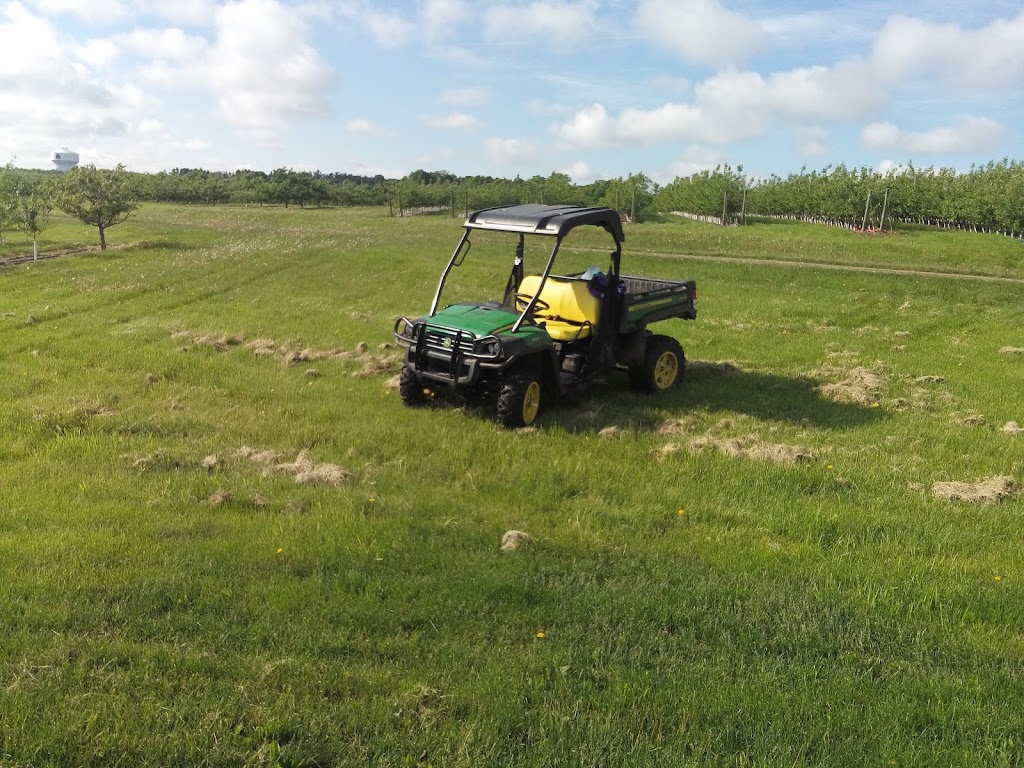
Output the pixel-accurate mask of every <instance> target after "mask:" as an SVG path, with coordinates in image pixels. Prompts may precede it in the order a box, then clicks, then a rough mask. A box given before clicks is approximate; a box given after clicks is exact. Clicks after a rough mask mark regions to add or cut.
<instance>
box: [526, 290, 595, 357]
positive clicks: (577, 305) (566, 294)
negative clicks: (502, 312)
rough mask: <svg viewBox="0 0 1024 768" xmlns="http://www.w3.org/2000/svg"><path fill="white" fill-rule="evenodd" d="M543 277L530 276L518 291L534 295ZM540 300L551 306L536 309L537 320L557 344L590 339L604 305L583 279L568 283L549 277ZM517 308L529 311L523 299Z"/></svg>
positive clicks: (535, 317) (535, 316)
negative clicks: (558, 342)
mask: <svg viewBox="0 0 1024 768" xmlns="http://www.w3.org/2000/svg"><path fill="white" fill-rule="evenodd" d="M540 278H541V276H540V275H527V276H526V277H524V278H523V281H522V283H520V285H519V292H520V293H524V294H526V295H527V296H534V295H536V293H537V287H538V286H539V285H540ZM539 299H540V301H543V302H545V303H546V304H548V305H550V306H549V308H548V309H544V310H540V309H537V310H536V311H535V312H534V319H535V320H536V321H537V322H538V323H543V324H544V327H545V329H547V332H548V335H549V336H550V337H551V338H552V339H553V340H554V341H576V340H578V339H586V338H589V337H590V335H591V333H592V332H593V330H594V327H595V326H596V325H597V320H598V317H600V314H601V302H600V301H598V300H597V299H596V298H594V296H593V295H591V293H590V291H589V290H588V289H587V284H586V283H585V282H583V281H582V280H566V279H564V278H556V277H548V279H547V282H545V283H544V290H543V291H541V294H540V296H539ZM516 305H517V306H516V308H517V309H518V310H519V311H522V310H523V309H525V308H526V304H524V303H523V302H522V301H521V300H517V301H516Z"/></svg>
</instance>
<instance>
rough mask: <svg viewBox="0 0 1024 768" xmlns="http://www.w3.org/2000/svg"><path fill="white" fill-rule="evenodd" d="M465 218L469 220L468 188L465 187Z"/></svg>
mask: <svg viewBox="0 0 1024 768" xmlns="http://www.w3.org/2000/svg"><path fill="white" fill-rule="evenodd" d="M466 218H467V219H468V218H469V187H466Z"/></svg>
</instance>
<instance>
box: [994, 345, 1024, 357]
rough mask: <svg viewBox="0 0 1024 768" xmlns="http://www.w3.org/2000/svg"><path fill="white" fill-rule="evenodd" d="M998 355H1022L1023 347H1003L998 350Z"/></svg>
mask: <svg viewBox="0 0 1024 768" xmlns="http://www.w3.org/2000/svg"><path fill="white" fill-rule="evenodd" d="M999 354H1000V355H1024V347H1003V348H1002V349H1000V350H999Z"/></svg>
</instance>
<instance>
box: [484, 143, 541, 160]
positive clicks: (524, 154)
mask: <svg viewBox="0 0 1024 768" xmlns="http://www.w3.org/2000/svg"><path fill="white" fill-rule="evenodd" d="M484 150H485V152H486V153H487V156H488V157H489V158H490V159H491V160H492V161H493V162H495V163H501V164H503V165H514V164H516V163H527V162H530V161H531V160H533V159H534V158H535V157H536V156H537V148H536V146H534V144H533V143H532V142H530V141H526V140H525V139H501V138H490V139H488V140H487V141H486V142H485V143H484Z"/></svg>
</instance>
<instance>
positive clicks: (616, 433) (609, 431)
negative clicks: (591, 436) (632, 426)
mask: <svg viewBox="0 0 1024 768" xmlns="http://www.w3.org/2000/svg"><path fill="white" fill-rule="evenodd" d="M621 435H622V428H621V427H617V426H615V425H614V424H613V425H611V426H609V427H605V428H604V429H602V430H601V431H600V432H598V433H597V436H598V437H600V438H601V439H602V440H614V439H615V438H617V437H620V436H621Z"/></svg>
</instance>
